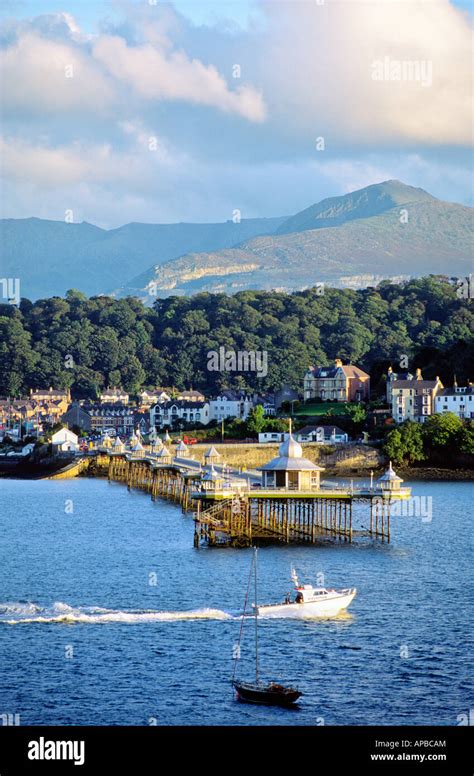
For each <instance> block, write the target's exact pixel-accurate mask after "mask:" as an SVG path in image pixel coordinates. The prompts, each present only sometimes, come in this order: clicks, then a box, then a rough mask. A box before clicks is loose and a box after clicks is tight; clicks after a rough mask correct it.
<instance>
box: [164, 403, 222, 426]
mask: <svg viewBox="0 0 474 776" xmlns="http://www.w3.org/2000/svg"><path fill="white" fill-rule="evenodd" d="M178 420H182V421H185V422H186V423H203V424H204V425H207V424H208V423H209V420H210V407H209V402H207V401H206V402H204V401H184V400H179V399H170V401H163V402H158V403H157V404H155V405H154V406H153V407H152V408H151V409H150V426H151V427H152V428H163V427H164V426H173V425H174V424H175V423H176V422H177V421H178Z"/></svg>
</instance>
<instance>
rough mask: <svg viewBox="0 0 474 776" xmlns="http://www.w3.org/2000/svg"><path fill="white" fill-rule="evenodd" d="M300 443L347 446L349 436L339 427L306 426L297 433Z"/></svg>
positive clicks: (296, 436)
mask: <svg viewBox="0 0 474 776" xmlns="http://www.w3.org/2000/svg"><path fill="white" fill-rule="evenodd" d="M295 438H296V439H297V440H298V442H319V443H320V444H329V445H334V444H336V445H337V444H340V445H341V444H346V443H347V442H348V441H349V435H348V434H346V432H345V431H343V430H342V428H339V427H338V426H304V427H303V428H301V429H300V430H299V431H296V432H295Z"/></svg>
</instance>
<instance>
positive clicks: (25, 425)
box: [0, 358, 474, 451]
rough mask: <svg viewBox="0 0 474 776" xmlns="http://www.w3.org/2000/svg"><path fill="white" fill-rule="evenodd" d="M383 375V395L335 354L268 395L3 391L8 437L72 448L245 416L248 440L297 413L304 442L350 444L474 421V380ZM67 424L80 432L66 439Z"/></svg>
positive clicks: (0, 415) (270, 436)
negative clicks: (448, 421) (352, 424)
mask: <svg viewBox="0 0 474 776" xmlns="http://www.w3.org/2000/svg"><path fill="white" fill-rule="evenodd" d="M385 377H386V380H385V395H380V394H379V395H374V393H373V392H371V383H370V375H369V374H367V373H366V372H364V371H363V370H362V369H361V368H359V367H358V366H356V365H353V364H343V362H342V360H341V359H340V358H337V359H336V360H335V362H334V364H332V365H321V366H319V365H318V366H311V367H310V368H309V369H308V371H307V372H306V374H305V375H303V376H302V381H301V390H300V391H297V390H294V389H292V388H290V387H288V386H282V387H281V389H280V390H278V391H275V392H273V393H267V394H260V395H259V394H257V393H250V392H243V391H235V390H224V391H221V392H219V393H218V394H217V395H215V396H206V395H204V393H202V392H201V391H199V390H196V389H193V388H189V389H185V390H178V389H176V388H174V387H164V386H160V387H155V388H146V389H143V390H142V391H140V392H139V393H138V394H136V395H131V394H129V393H128V392H127V391H125V390H123V389H122V388H120V387H119V386H112V387H110V388H107V389H106V390H103V391H102V392H100V394H99V395H98V397H97V399H96V400H95V401H91V400H90V399H87V398H81V397H80V396H74V397H73V396H71V392H70V391H69V390H67V389H56V388H53V387H48V388H32V389H31V390H30V393H29V395H28V396H25V397H24V398H20V399H12V398H10V397H4V398H1V399H0V441H4V442H12V443H19V442H21V441H22V440H28V441H29V442H31V441H34V439H35V438H36V439H38V438H40V437H43V438H48V439H49V438H50V437H51V435H52V434H53V439H52V441H53V443H55V444H57V445H59V447H58V449H60V450H63V451H64V450H71V449H72V448H71V444H72V445H73V447H75V449H77V450H79V447H80V442H79V441H78V440H79V439H81V438H83V439H86V440H89V441H90V440H98V439H102V438H104V437H107V438H114V437H115V438H117V437H120V438H121V439H123V440H128V439H130V438H134V437H135V436H136V434H137V433H138V434H141V435H150V434H155V433H160V432H169V431H171V432H173V433H175V434H176V433H177V434H181V435H183V434H185V443H186V438H192V436H190V435H189V433H188V434H186V432H193V433H196V434H199V432H200V431H202V430H207V431H208V432H211V431H212V429H215V439H216V440H218V441H221V440H222V441H223V440H224V434H225V435H226V438H228V437H229V436H230V437H232V436H233V435H234V432H235V429H236V426H235V423H237V424H240V427H241V428H242V429H244V430H245V438H246V439H247V440H248V439H249V438H255V439H258V441H259V442H260V443H262V444H265V443H275V442H281V441H283V439H284V438H285V429H286V425H285V422H286V420H285V419H286V418H288V417H292V418H293V419H294V422H295V435H296V439H297V440H298V441H299V442H316V443H320V444H326V445H346V444H349V443H351V442H352V441H359V442H362V443H368V442H369V441H370V440H371V439H372V438H376V437H377V432H378V431H380V429H382V431H385V432H386V431H387V429H391V428H395V427H397V426H400V425H401V424H403V423H405V422H406V421H411V422H414V423H421V424H423V423H425V422H426V420H427V419H428V418H430V417H431V416H433V415H443V414H446V413H451V414H453V415H455V416H456V417H457V418H458V419H459V420H460V421H468V420H472V419H474V384H473V383H471V382H469V383H468V384H467V385H462V386H460V385H458V384H457V382H456V381H454V384H453V385H452V386H449V387H445V386H444V385H443V384H442V383H441V381H440V379H439V377H436V378H435V379H424V378H423V375H422V372H421V370H420V369H416V370H414V373H412V372H409V371H404V372H396V371H394V369H393V368H392V367H391V366H390V367H389V368H388V371H387V373H386V376H385ZM255 413H257V414H258V416H259V418H260V422H259V424H257V425H255V424H254V426H253V428H252V427H250V428H249V423H248V421H249V419H250V418H251V417H252V416H254V415H255ZM350 416H352V418H355V417H358V419H359V420H360V421H363V422H362V423H359V427H360V428H359V433H358V435H357V440H354V437H353V435H351V433H350V429H349V430H348V427H347V423H346V424H345V423H344V422H343V419H346V420H347V418H348V417H350ZM333 418H334V420H333ZM318 419H320V421H319V422H318ZM328 420H329V422H328ZM245 424H246V425H245ZM341 426H343V427H342V428H341ZM61 429H67V430H68V431H69V432H71V434H72V436H70V437H69V438H66V437H65V436H64V433H62V431H61ZM227 429H229V432H228V431H227ZM54 434H55V435H56V437H54ZM379 436H380V434H379ZM207 438H211V437H209V435H208V437H207Z"/></svg>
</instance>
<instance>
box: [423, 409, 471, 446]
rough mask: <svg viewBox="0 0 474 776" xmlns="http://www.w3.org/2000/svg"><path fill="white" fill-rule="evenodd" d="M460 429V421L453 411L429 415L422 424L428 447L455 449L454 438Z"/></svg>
mask: <svg viewBox="0 0 474 776" xmlns="http://www.w3.org/2000/svg"><path fill="white" fill-rule="evenodd" d="M461 429H462V421H461V420H460V418H458V416H457V415H455V414H454V412H444V413H443V414H440V415H431V417H429V418H428V419H427V421H426V423H425V424H424V429H423V430H424V436H425V441H426V444H427V446H428V447H431V448H440V447H447V448H450V449H453V450H455V448H456V440H457V437H458V434H459V432H460V431H461Z"/></svg>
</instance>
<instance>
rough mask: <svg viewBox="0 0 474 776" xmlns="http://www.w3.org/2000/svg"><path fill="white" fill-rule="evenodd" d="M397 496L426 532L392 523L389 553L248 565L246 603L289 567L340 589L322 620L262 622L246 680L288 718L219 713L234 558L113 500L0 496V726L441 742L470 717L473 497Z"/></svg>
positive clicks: (185, 519) (367, 547)
mask: <svg viewBox="0 0 474 776" xmlns="http://www.w3.org/2000/svg"><path fill="white" fill-rule="evenodd" d="M412 485H413V492H414V494H419V495H423V496H431V497H432V499H433V501H432V504H433V514H432V519H431V521H428V520H426V519H425V520H422V519H421V518H420V517H403V516H400V517H395V518H393V520H392V542H391V543H390V544H389V545H388V544H384V545H382V544H374V543H371V542H370V543H367V542H366V543H365V544H364V545H363V546H356V545H355V544H354V545H352V546H351V545H347V544H346V545H344V544H341V545H338V546H332V547H309V546H306V547H305V546H292V547H291V546H290V547H284V546H279V547H267V548H261V549H260V550H259V586H260V595H259V600H261V602H264V601H265V602H270V601H275V600H279V599H280V598H281V597H283V596H284V594H285V593H286V592H287V591H288V590H289V589H290V584H289V570H290V565H291V564H294V565H295V566H296V568H297V570H298V572H299V574H300V579H301V580H304V581H308V582H316V577H317V575H318V574H319V573H321V572H322V573H323V574H324V575H325V578H324V582H325V584H326V585H327V586H330V587H339V586H341V587H346V586H356V587H357V589H358V595H357V597H356V599H355V600H354V602H353V604H352V605H351V607H350V609H349V613H348V614H347V615H345V616H342V617H339V618H337V619H334V620H326V621H306V622H298V621H291V620H266V621H265V620H262V622H261V626H260V631H259V632H260V649H261V658H262V664H263V667H264V668H265V667H267V669H268V674H269V676H270V678H276V679H277V680H281V681H286V682H291V683H296V684H298V686H299V688H300V689H301V690H302V691H303V693H304V695H303V698H302V699H301V702H300V705H299V709H298V710H296V711H288V710H282V709H277V708H272V707H259V706H249V705H244V704H241V703H237V702H236V701H235V700H234V698H233V693H232V689H231V688H230V686H229V677H230V674H231V670H232V649H233V645H234V644H235V643H236V641H237V637H238V630H239V627H240V621H239V619H238V618H237V617H236V615H237V613H238V612H239V611H240V610H241V608H242V604H243V598H244V593H245V586H246V583H247V577H248V572H249V567H250V560H251V551H250V550H232V549H200V550H196V549H194V548H193V530H194V527H193V521H192V519H191V517H190V516H189V515H188V516H185V515H182V514H181V510H180V509H179V508H178V507H176V506H174V505H172V504H170V503H168V502H164V501H161V500H159V501H157V502H156V503H152V501H151V499H150V497H149V496H148V495H145V494H144V493H141V492H130V493H129V492H127V489H126V488H125V487H124V486H123V485H121V484H118V483H107V482H106V481H104V480H94V479H76V480H62V481H61V480H58V481H36V482H33V481H14V480H1V481H0V505H1V506H0V510H1V521H0V525H1V530H0V568H1V582H0V713H12V714H19V715H20V721H21V724H22V725H31V724H47V725H49V724H63V725H68V724H79V725H86V724H94V725H105V724H107V725H118V724H122V725H148V724H158V725H162V724H172V725H174V724H189V725H196V724H199V725H202V724H210V725H213V724H237V725H258V724H271V725H273V724H275V725H278V724H290V725H291V724H295V725H317V724H326V725H368V724H382V725H392V724H401V725H412V724H415V725H422V724H437V725H456V724H458V716H459V715H462V714H466V713H468V712H469V709H471V708H473V706H474V693H473V690H472V685H470V680H471V677H472V674H473V671H472V653H473V650H472V639H471V637H470V634H471V625H470V623H471V622H472V611H473V593H472V578H471V577H472V497H473V491H474V488H473V486H472V484H470V483H446V482H439V483H438V482H436V483H426V482H425V483H415V484H412ZM71 502H72V503H71ZM71 508H72V509H73V513H72V514H70V513H68V511H66V510H69V511H70V510H71ZM153 575H156V584H153V583H154V582H155V577H154V576H153ZM183 612H186V613H187V614H186V615H184V617H183V615H182V613H183ZM249 625H250V626H251V623H249ZM245 631H246V632H247V631H248V633H247V634H246V638H244V642H243V645H242V659H241V664H240V665H241V670H242V674H243V675H245V673H246V670H247V668H248V670H249V673H250V671H251V665H252V656H253V653H252V648H253V645H252V629H251V627H246V629H245ZM67 655H70V657H67Z"/></svg>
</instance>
